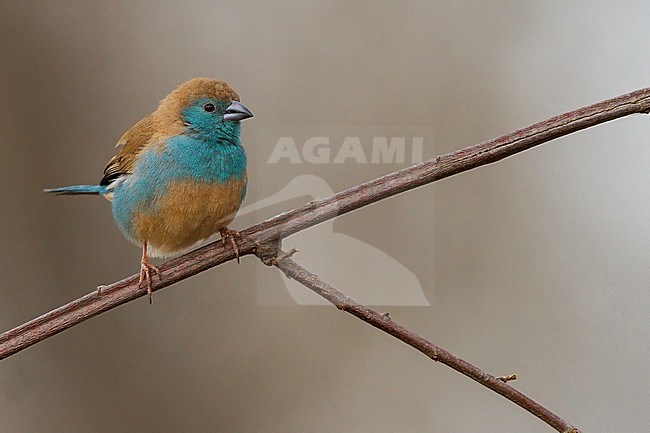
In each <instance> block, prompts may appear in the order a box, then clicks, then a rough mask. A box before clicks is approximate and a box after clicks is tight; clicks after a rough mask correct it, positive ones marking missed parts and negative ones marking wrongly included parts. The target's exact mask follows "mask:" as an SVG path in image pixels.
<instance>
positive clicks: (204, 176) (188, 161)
mask: <svg viewBox="0 0 650 433" xmlns="http://www.w3.org/2000/svg"><path fill="white" fill-rule="evenodd" d="M245 176H246V154H245V152H244V148H243V147H242V146H241V145H240V144H224V143H220V142H217V143H215V142H209V141H205V140H202V139H199V138H195V137H191V136H186V135H178V136H174V137H171V138H169V139H167V140H165V142H164V143H162V145H161V146H153V147H152V148H149V149H146V150H145V151H143V152H142V153H141V154H140V156H139V157H138V160H137V162H136V163H135V165H134V167H133V172H132V174H131V175H129V176H128V177H127V179H126V180H125V181H124V182H123V183H122V184H120V185H119V186H117V187H116V188H115V191H114V195H113V204H112V207H113V217H114V219H115V222H116V224H117V226H118V227H119V228H120V230H121V231H122V232H123V233H124V234H125V236H126V237H127V238H129V239H130V240H132V241H134V242H137V241H138V240H137V239H135V235H134V233H133V232H132V219H133V213H134V212H141V213H148V214H153V213H155V212H158V211H159V209H157V207H156V204H157V201H158V199H160V198H161V197H163V196H164V194H165V193H166V191H167V187H168V185H169V182H172V181H180V180H194V181H199V182H209V183H213V182H217V183H224V182H227V181H229V180H241V179H244V178H245ZM244 194H245V184H244V191H242V200H243V196H244Z"/></svg>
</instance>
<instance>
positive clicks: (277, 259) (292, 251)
mask: <svg viewBox="0 0 650 433" xmlns="http://www.w3.org/2000/svg"><path fill="white" fill-rule="evenodd" d="M297 252H300V250H299V249H298V248H295V247H294V248H291V249H290V250H289V251H287V252H286V253H285V252H283V253H282V254H280V255H279V256H277V257H275V258H274V259H273V266H277V265H278V263H280V262H281V261H282V260H286V259H290V258H291V257H292V256H293V255H294V254H296V253H297Z"/></svg>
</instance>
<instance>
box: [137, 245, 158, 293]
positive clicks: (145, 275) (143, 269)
mask: <svg viewBox="0 0 650 433" xmlns="http://www.w3.org/2000/svg"><path fill="white" fill-rule="evenodd" d="M151 271H153V272H154V273H155V274H156V275H158V278H160V270H159V269H158V268H157V267H155V266H154V265H152V264H151V262H150V261H149V258H148V257H147V241H144V243H143V244H142V260H140V281H138V285H142V282H143V281H144V282H145V283H146V284H147V295H149V303H150V304H151V303H153V290H152V289H151Z"/></svg>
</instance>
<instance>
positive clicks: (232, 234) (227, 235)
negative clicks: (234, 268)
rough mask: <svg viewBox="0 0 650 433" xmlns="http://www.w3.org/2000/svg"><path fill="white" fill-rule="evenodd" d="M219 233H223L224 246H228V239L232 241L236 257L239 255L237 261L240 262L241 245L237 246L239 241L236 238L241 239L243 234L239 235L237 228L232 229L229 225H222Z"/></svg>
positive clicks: (231, 244)
mask: <svg viewBox="0 0 650 433" xmlns="http://www.w3.org/2000/svg"><path fill="white" fill-rule="evenodd" d="M219 234H220V235H221V242H223V246H224V247H225V246H226V239H227V240H228V242H230V246H231V247H232V250H233V251H234V252H235V257H237V263H240V261H239V247H238V246H237V242H236V241H235V238H238V239H240V240H241V236H240V235H239V232H238V231H237V230H230V229H229V228H228V227H222V228H221V230H219Z"/></svg>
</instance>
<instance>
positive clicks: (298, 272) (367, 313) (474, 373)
mask: <svg viewBox="0 0 650 433" xmlns="http://www.w3.org/2000/svg"><path fill="white" fill-rule="evenodd" d="M285 254H286V253H285ZM290 255H291V254H289V255H285V256H284V257H283V256H279V257H278V259H276V260H272V261H271V262H270V264H272V265H274V266H276V267H277V268H278V269H280V270H281V271H282V272H283V273H284V274H285V275H286V276H287V277H289V278H291V279H293V280H296V281H297V282H299V283H300V284H302V285H303V286H305V287H307V288H308V289H310V290H312V291H314V292H316V293H317V294H319V295H320V296H322V297H323V298H325V299H327V300H328V301H329V302H331V303H332V304H334V305H335V306H336V307H337V308H338V309H339V310H343V311H345V312H347V313H350V314H352V315H353V316H356V317H358V318H359V319H361V320H363V321H364V322H366V323H369V324H370V325H372V326H374V327H375V328H378V329H381V330H382V331H384V332H386V333H387V334H390V335H392V336H393V337H395V338H397V339H398V340H400V341H403V342H404V343H406V344H408V345H409V346H411V347H413V348H415V349H417V350H419V351H420V352H422V353H424V354H425V355H426V356H428V357H429V358H431V359H432V360H434V361H438V362H441V363H443V364H445V365H446V366H448V367H451V368H453V369H454V370H456V371H457V372H459V373H462V374H464V375H465V376H467V377H469V378H470V379H473V380H475V381H476V382H478V383H480V384H481V385H483V386H485V387H487V388H489V389H491V390H492V391H494V392H496V393H499V394H501V395H502V396H504V397H505V398H507V399H508V400H510V401H512V402H513V403H515V404H517V405H519V406H521V407H522V408H523V409H525V410H527V411H528V412H530V413H531V414H533V415H535V416H536V417H537V418H539V419H541V420H542V421H544V422H545V423H547V424H548V425H550V426H551V427H553V428H554V429H556V430H557V431H559V432H561V433H567V432H570V433H580V430H578V429H577V428H575V427H574V426H572V425H571V424H569V423H568V422H566V421H564V420H563V419H562V418H560V417H559V416H557V415H556V414H554V413H553V412H551V411H550V410H548V409H546V408H545V407H544V406H542V405H540V404H539V403H537V402H536V401H534V400H533V399H531V398H530V397H528V396H526V395H524V394H522V393H521V392H519V391H517V390H516V389H514V388H513V387H511V386H510V385H508V384H507V383H506V382H507V380H504V378H502V377H495V376H492V375H491V374H489V373H486V372H484V371H483V370H481V369H480V368H478V367H476V366H474V365H472V364H470V363H469V362H467V361H465V360H463V359H461V358H459V357H457V356H455V355H453V354H451V353H449V352H448V351H446V350H445V349H443V348H442V347H440V346H436V345H435V344H433V343H431V342H430V341H427V340H426V339H424V338H422V337H420V336H419V335H417V334H415V333H414V332H411V331H410V330H408V329H406V328H405V327H404V326H402V325H400V324H399V323H397V322H395V321H394V320H393V319H391V318H390V317H389V316H388V315H386V314H381V313H379V312H378V311H375V310H373V309H371V308H368V307H365V306H363V305H361V304H359V303H358V302H357V301H355V300H354V299H352V298H350V297H349V296H347V295H345V294H344V293H342V292H341V291H339V290H337V289H336V288H334V287H333V286H331V285H329V284H327V283H326V282H324V281H322V280H321V279H319V278H318V276H317V275H315V274H312V273H311V272H309V271H308V270H306V269H305V268H303V267H302V266H300V265H299V264H298V263H296V262H295V261H294V260H293V259H291V258H290ZM260 258H262V259H263V260H264V258H263V257H260ZM267 262H268V261H267ZM512 376H513V375H509V376H508V379H509V380H513V377H512Z"/></svg>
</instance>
